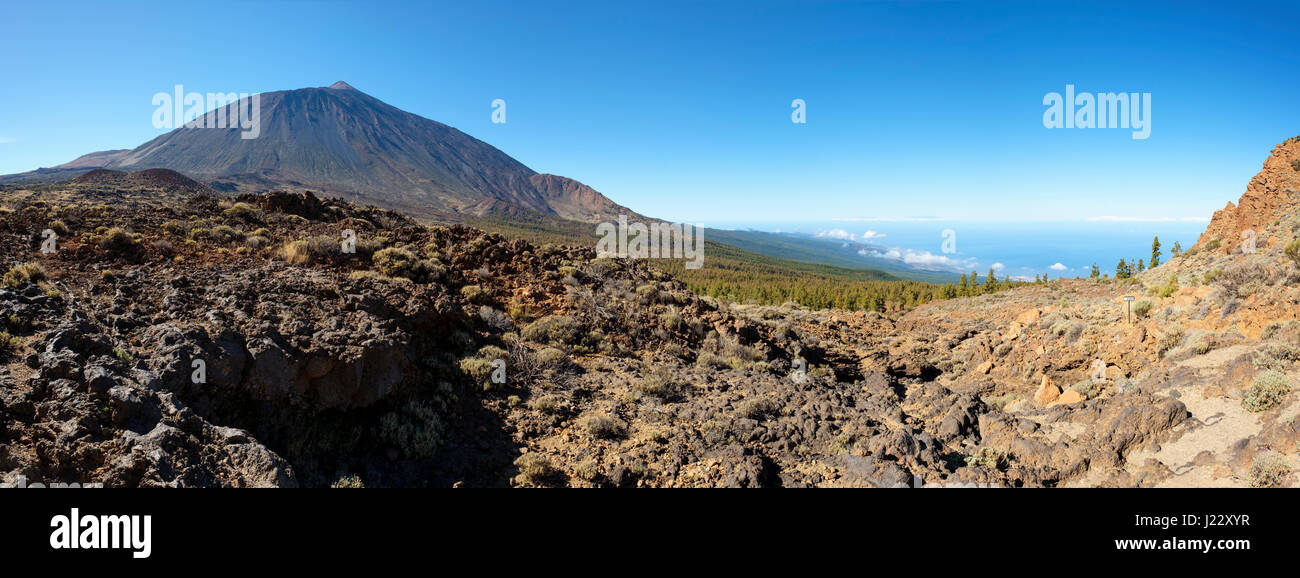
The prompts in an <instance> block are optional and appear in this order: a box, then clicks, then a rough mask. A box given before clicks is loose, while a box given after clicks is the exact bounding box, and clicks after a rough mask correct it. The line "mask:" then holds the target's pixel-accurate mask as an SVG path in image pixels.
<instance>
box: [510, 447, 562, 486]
mask: <svg viewBox="0 0 1300 578" xmlns="http://www.w3.org/2000/svg"><path fill="white" fill-rule="evenodd" d="M515 467H517V468H519V475H518V476H517V477H516V478H515V480H516V481H518V482H520V483H525V484H534V485H542V484H544V483H546V482H547V481H549V479H550V478H552V477H554V476H555V475H556V474H558V473H559V472H558V471H556V469H555V467H554V466H552V465H551V461H550V460H548V459H546V456H543V455H542V454H540V453H537V452H528V453H526V454H524V455H522V456H519V457H518V458H517V459H515Z"/></svg>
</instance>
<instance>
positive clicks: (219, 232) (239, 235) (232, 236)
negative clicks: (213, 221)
mask: <svg viewBox="0 0 1300 578" xmlns="http://www.w3.org/2000/svg"><path fill="white" fill-rule="evenodd" d="M211 236H212V240H213V241H216V242H218V243H221V244H226V243H233V242H235V241H243V240H244V232H243V231H238V230H236V229H235V228H234V227H230V226H228V225H217V226H215V227H213V228H212V235H211Z"/></svg>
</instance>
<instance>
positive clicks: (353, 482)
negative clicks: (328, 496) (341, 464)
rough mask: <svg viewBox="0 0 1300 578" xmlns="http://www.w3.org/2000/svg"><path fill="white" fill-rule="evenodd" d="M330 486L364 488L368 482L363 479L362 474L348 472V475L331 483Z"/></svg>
mask: <svg viewBox="0 0 1300 578" xmlns="http://www.w3.org/2000/svg"><path fill="white" fill-rule="evenodd" d="M330 487H331V488H364V487H366V484H365V482H362V481H361V477H360V476H358V475H356V474H348V475H346V476H343V477H341V478H339V479H338V480H336V481H335V482H334V483H332V484H330Z"/></svg>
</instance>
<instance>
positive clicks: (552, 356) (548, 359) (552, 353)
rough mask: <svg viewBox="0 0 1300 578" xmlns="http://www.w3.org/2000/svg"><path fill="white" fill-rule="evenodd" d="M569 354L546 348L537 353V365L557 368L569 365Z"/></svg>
mask: <svg viewBox="0 0 1300 578" xmlns="http://www.w3.org/2000/svg"><path fill="white" fill-rule="evenodd" d="M568 361H569V354H567V353H565V352H563V351H561V350H559V349H556V348H554V347H546V348H543V349H542V350H541V351H538V352H537V363H540V364H541V365H542V367H557V366H561V365H564V364H565V363H568Z"/></svg>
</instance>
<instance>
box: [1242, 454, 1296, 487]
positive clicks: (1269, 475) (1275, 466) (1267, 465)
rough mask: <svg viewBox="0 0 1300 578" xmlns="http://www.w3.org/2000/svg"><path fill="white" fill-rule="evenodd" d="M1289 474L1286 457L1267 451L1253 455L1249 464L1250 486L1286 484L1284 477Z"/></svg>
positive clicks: (1289, 469) (1288, 464) (1278, 485)
mask: <svg viewBox="0 0 1300 578" xmlns="http://www.w3.org/2000/svg"><path fill="white" fill-rule="evenodd" d="M1290 474H1291V464H1290V463H1288V462H1287V461H1286V457H1285V456H1283V455H1282V454H1279V453H1277V452H1273V451H1269V452H1264V453H1261V454H1259V455H1257V456H1255V461H1254V463H1252V464H1251V466H1250V486H1251V487H1252V488H1280V487H1282V486H1283V485H1285V484H1286V477H1287V476H1288V475H1290Z"/></svg>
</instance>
